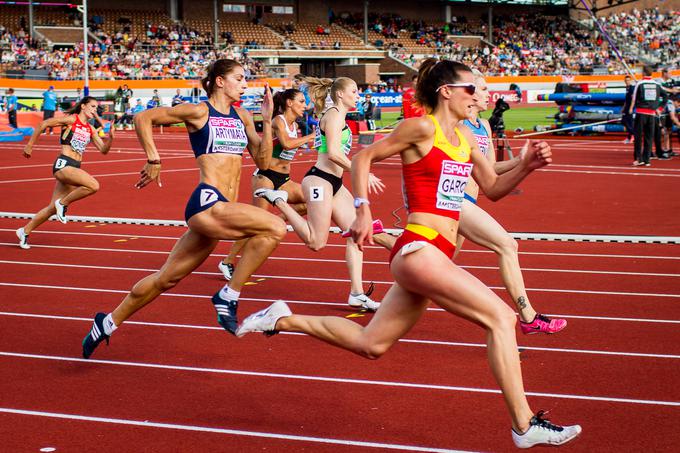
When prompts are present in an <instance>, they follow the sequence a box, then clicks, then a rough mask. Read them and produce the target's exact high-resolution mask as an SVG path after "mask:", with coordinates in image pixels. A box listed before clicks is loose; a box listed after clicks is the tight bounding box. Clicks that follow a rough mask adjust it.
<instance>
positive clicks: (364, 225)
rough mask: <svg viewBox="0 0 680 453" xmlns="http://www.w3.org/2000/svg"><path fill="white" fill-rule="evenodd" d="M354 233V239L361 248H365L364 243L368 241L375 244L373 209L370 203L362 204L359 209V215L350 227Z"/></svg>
mask: <svg viewBox="0 0 680 453" xmlns="http://www.w3.org/2000/svg"><path fill="white" fill-rule="evenodd" d="M349 231H350V233H352V239H354V242H355V243H356V244H357V247H359V250H361V251H363V250H364V244H365V243H366V242H368V243H369V244H371V245H373V244H374V242H373V219H372V218H371V210H370V209H369V208H368V205H365V204H362V205H361V206H360V207H359V209H358V210H357V217H356V218H355V219H354V222H352V226H351V227H349Z"/></svg>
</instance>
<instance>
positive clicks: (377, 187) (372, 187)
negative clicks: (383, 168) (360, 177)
mask: <svg viewBox="0 0 680 453" xmlns="http://www.w3.org/2000/svg"><path fill="white" fill-rule="evenodd" d="M383 190H385V184H383V182H382V180H381V179H380V178H378V177H377V176H376V175H374V174H373V173H369V174H368V193H382V191H383Z"/></svg>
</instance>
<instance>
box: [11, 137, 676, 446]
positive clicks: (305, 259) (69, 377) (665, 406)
mask: <svg viewBox="0 0 680 453" xmlns="http://www.w3.org/2000/svg"><path fill="white" fill-rule="evenodd" d="M182 140H183V139H182ZM159 141H160V142H162V143H163V145H161V146H162V149H165V151H162V154H163V159H164V171H165V173H164V186H163V188H162V189H158V188H149V189H144V190H143V191H135V190H134V189H132V188H131V185H132V183H134V180H135V175H134V173H135V172H136V171H137V170H138V168H139V167H140V163H141V162H142V161H143V158H141V157H140V155H139V153H138V151H135V150H134V149H133V148H135V146H136V145H134V144H133V142H132V141H131V140H130V141H121V143H124V144H125V143H128V145H127V146H128V148H129V150H126V149H121V153H120V156H118V155H117V154H115V155H113V156H107V157H106V158H105V159H107V160H104V159H103V158H100V157H99V156H96V157H95V156H94V153H92V154H91V155H88V156H87V157H88V162H92V166H91V167H90V166H89V164H86V165H85V166H84V168H87V169H88V170H89V171H91V172H92V173H93V174H98V175H105V174H116V175H115V176H99V177H98V179H99V180H100V182H102V183H103V184H102V187H103V188H102V190H101V191H100V192H99V193H98V194H96V195H95V196H93V197H91V198H90V199H88V200H85V201H83V202H82V203H79V204H76V205H74V207H73V209H72V213H73V214H75V215H98V216H110V217H123V216H124V217H145V218H165V219H179V218H180V217H181V212H182V210H183V203H184V198H185V197H186V196H187V194H188V193H189V191H190V190H191V189H192V187H193V184H195V182H196V180H197V173H196V171H195V170H192V168H193V167H192V165H193V163H192V162H191V161H190V159H192V157H190V155H187V153H186V151H183V149H186V147H185V145H180V144H179V143H178V142H179V141H170V140H167V141H165V139H164V138H162V139H161V140H159ZM560 144H567V143H566V142H555V145H560ZM575 145H578V147H564V152H563V153H562V152H561V151H560V153H559V154H558V151H557V150H560V149H561V147H557V146H556V148H555V150H556V154H557V155H558V156H559V157H558V158H557V159H556V161H557V162H556V165H554V166H553V168H550V169H551V170H552V169H555V170H565V171H556V172H548V171H545V172H542V173H541V172H537V173H536V174H534V175H532V177H531V178H529V179H528V180H527V181H526V182H524V183H523V184H522V186H521V194H519V195H515V196H512V197H508V199H507V200H504V201H501V202H500V203H495V204H490V203H485V204H484V206H485V207H488V208H489V209H491V210H492V212H493V213H494V215H496V216H497V217H498V218H499V219H501V220H502V223H504V224H505V225H506V226H507V227H508V229H509V230H522V231H538V232H549V231H557V232H569V233H585V232H596V233H605V234H654V235H672V234H677V231H680V229H678V225H677V223H678V219H677V216H665V215H663V213H664V212H672V211H670V209H672V208H673V207H674V206H676V207H677V204H674V203H677V201H674V199H676V198H677V197H674V196H671V195H670V194H671V190H672V189H673V188H674V187H677V182H676V181H677V179H676V178H677V176H675V175H676V174H677V175H678V176H680V173H679V172H678V171H677V170H678V167H677V162H676V161H670V162H663V163H659V165H656V166H654V167H652V168H651V169H646V171H645V172H643V171H642V170H639V169H635V170H633V169H629V168H627V167H626V166H624V165H625V164H624V161H626V162H627V160H628V159H627V151H628V150H625V151H624V150H621V149H618V150H616V149H610V148H602V149H597V150H591V149H585V146H586V145H585V144H580V143H576V144H575ZM598 145H599V143H598ZM183 147H184V148H183ZM128 151H129V152H130V153H131V154H126V153H127V152H128ZM172 153H176V154H177V155H173V154H172ZM624 155H625V157H626V159H625V160H624ZM171 157H176V158H175V159H171ZM310 157H311V156H310ZM53 158H54V148H53V147H49V146H48V147H46V148H45V151H44V152H42V151H41V152H36V156H35V158H34V159H32V160H31V161H23V160H20V159H17V158H16V157H15V156H8V155H7V153H5V154H3V155H2V160H0V167H1V168H0V184H6V185H5V186H3V194H5V193H6V194H7V196H3V199H2V201H1V203H2V205H1V206H0V211H20V212H33V211H36V210H37V209H39V208H40V207H41V206H42V204H44V203H45V201H43V200H42V198H44V199H47V198H49V193H50V190H51V187H52V185H53V180H52V179H51V178H50V174H49V164H50V162H51V160H52V159H53ZM90 158H92V159H91V160H90ZM303 159H305V156H303ZM100 160H101V162H102V163H95V162H99V161H100ZM113 160H126V162H112V161H113ZM605 160H606V162H605ZM166 162H167V164H166ZM391 163H392V162H386V163H385V164H386V165H382V167H379V168H378V170H377V171H378V174H379V176H381V177H383V178H384V180H385V181H386V182H387V183H388V186H390V187H393V186H394V185H396V184H398V166H396V165H387V164H391ZM26 165H37V166H36V167H26ZM308 165H309V164H308V163H300V164H298V165H296V167H295V169H294V175H296V174H297V175H299V174H302V173H303V172H304V171H305V170H306V167H307V166H308ZM558 165H561V166H560V167H558ZM572 165H573V167H572ZM12 166H13V167H21V168H12V169H8V168H6V167H12ZM383 167H384V168H383ZM594 167H596V168H594ZM601 167H616V168H613V169H612V168H601ZM170 170H177V171H174V172H172V171H170ZM566 170H568V172H567V171H566ZM244 171H247V170H244ZM572 171H574V172H572ZM121 173H123V174H121ZM124 173H129V174H128V175H126V174H124ZM610 173H613V174H610ZM636 173H637V174H636ZM41 178H45V179H44V180H38V181H25V180H27V179H41ZM548 178H549V179H548ZM610 178H611V180H614V178H616V180H617V181H618V182H619V183H620V184H621V185H619V186H616V185H614V186H611V183H610V182H609V181H610ZM21 179H23V180H24V181H22V182H20V183H19V182H15V183H11V182H7V181H16V180H21ZM243 179H244V181H243V182H242V184H245V179H247V178H245V177H244V178H243ZM569 181H570V182H569ZM641 183H642V184H646V185H647V186H646V188H645V191H646V192H642V193H640V192H639V191H637V192H634V191H631V192H630V193H627V192H626V190H627V189H626V188H627V187H631V188H632V187H633V186H635V185H636V184H641ZM5 189H7V190H5ZM243 190H244V191H245V190H246V187H245V185H244V186H243ZM243 193H246V192H243ZM588 193H590V194H591V195H592V197H591V200H600V199H601V200H603V201H602V203H603V204H602V210H603V212H601V213H598V212H595V211H594V208H592V207H589V205H588V203H587V202H581V203H577V202H576V201H578V200H579V199H581V200H583V199H584V198H583V196H584V195H585V194H588ZM624 193H625V197H624V196H623V195H622V194H624ZM649 193H655V194H658V195H659V196H657V197H650V196H649ZM623 198H626V199H627V200H630V201H631V203H632V202H638V203H639V205H638V206H637V208H638V211H639V212H641V213H644V216H645V217H644V219H645V221H644V222H642V221H641V220H640V217H639V216H637V217H636V216H630V217H629V214H630V212H631V211H630V209H632V208H625V207H620V209H619V206H620V205H616V204H615V203H617V201H616V200H618V199H623ZM571 201H573V202H574V203H571ZM643 201H645V203H642V202H643ZM664 203H666V205H665V206H664V205H663V204H664ZM375 204H379V206H378V209H379V211H380V212H381V214H380V215H381V216H382V217H384V218H389V211H391V210H392V209H394V207H396V206H398V205H399V200H398V199H397V197H396V196H395V195H394V191H392V192H391V193H390V194H389V196H385V199H384V202H382V203H375ZM604 211H606V212H604ZM513 212H522V214H523V216H522V217H519V216H516V215H515V216H513V215H512V213H513ZM532 216H535V217H532ZM583 218H588V224H585V223H584V222H583V220H581V219H583ZM22 224H23V221H21V220H12V219H0V250H1V251H2V253H1V255H0V270H1V271H2V277H1V278H0V300H2V304H1V307H2V308H1V310H0V332H3V335H0V362H1V363H2V365H1V368H0V369H1V370H2V371H0V376H1V378H0V382H2V390H1V394H2V403H1V404H0V406H1V407H0V436H1V437H2V439H3V445H7V447H5V448H7V449H8V451H36V450H39V449H41V448H46V447H53V448H56V451H83V450H87V451H89V450H93V449H95V448H102V449H103V450H105V451H188V450H190V451H225V452H226V451H230V452H231V451H256V450H267V451H283V450H284V449H285V450H286V451H314V452H316V451H334V452H340V451H376V450H377V451H381V450H384V451H388V450H390V449H393V448H400V449H403V450H414V451H422V450H423V449H424V448H426V447H429V448H432V449H441V450H466V451H512V450H513V446H512V442H511V440H510V433H509V420H508V417H507V415H506V411H505V409H504V406H503V403H502V398H501V397H500V395H499V394H497V386H496V385H495V383H494V382H493V379H492V378H491V375H490V372H489V369H488V365H487V362H486V356H485V351H484V347H483V341H484V335H483V331H481V329H479V328H477V327H475V326H472V325H470V324H468V323H465V322H463V321H461V320H459V319H457V318H454V317H452V316H450V315H448V314H446V313H445V312H442V311H441V310H438V309H436V308H435V307H432V308H431V309H430V310H429V311H428V312H427V313H426V315H425V316H424V317H423V319H422V320H421V322H420V323H419V324H418V325H417V326H416V327H415V328H414V329H413V330H412V331H411V332H409V334H408V335H407V336H406V337H405V339H404V341H402V342H399V343H398V344H397V345H395V346H394V347H393V349H392V350H391V351H390V352H389V353H388V354H386V355H385V356H384V357H383V358H381V359H380V360H378V361H374V362H372V361H367V360H364V359H361V358H358V357H355V356H353V355H351V354H349V353H347V352H344V351H340V350H337V349H335V348H332V347H330V346H327V345H324V344H322V343H320V342H318V341H315V340H313V339H311V338H308V337H305V336H301V335H279V336H277V337H273V338H270V339H265V338H263V337H261V336H259V335H252V336H248V337H246V338H243V339H240V340H237V339H235V338H233V337H231V336H229V335H228V334H226V333H224V332H223V331H222V330H221V328H219V326H217V324H216V323H215V320H214V312H213V309H212V307H211V306H210V305H211V304H210V302H209V300H208V297H209V296H210V295H211V294H212V293H213V292H214V291H215V290H217V289H218V288H219V287H221V286H222V284H223V281H222V279H221V277H220V276H219V275H218V273H217V272H216V271H217V269H216V263H217V261H218V259H219V256H217V255H223V254H225V253H226V252H227V251H228V245H227V244H225V245H221V246H220V247H219V248H218V250H217V251H216V256H214V257H212V258H211V259H209V260H208V261H207V262H206V263H204V265H202V266H201V267H200V268H199V269H198V272H196V273H195V274H193V275H191V276H189V277H188V278H187V279H185V281H183V282H182V283H181V284H180V285H178V287H177V288H175V289H174V290H173V291H171V292H170V293H169V294H167V295H163V296H161V297H160V298H159V300H158V301H157V302H155V303H154V304H151V305H149V306H148V307H146V308H145V309H144V310H142V311H140V312H139V313H138V314H137V315H136V316H135V317H134V318H133V320H132V321H133V322H130V323H129V324H126V326H125V327H124V328H121V329H120V330H119V331H118V332H116V334H115V336H114V337H113V338H112V344H111V346H110V347H104V346H102V347H100V349H98V350H97V352H96V353H95V355H94V357H93V359H94V360H90V361H83V360H82V359H80V340H81V339H82V336H83V335H84V334H85V333H86V332H87V330H88V329H89V326H90V323H91V318H92V315H93V314H94V312H96V311H98V310H110V309H111V308H112V307H114V306H115V305H116V304H117V303H118V302H119V301H120V300H121V299H122V297H123V295H124V293H125V292H127V291H128V290H129V288H130V287H131V286H132V284H134V282H135V281H137V280H138V279H139V278H140V277H142V276H144V275H146V274H147V273H149V272H151V271H153V270H155V269H158V268H159V267H160V266H161V265H162V263H163V261H164V260H165V257H166V256H167V252H168V251H169V250H170V248H171V247H172V245H173V244H174V241H175V240H176V238H177V237H178V236H179V235H180V234H181V231H182V229H181V228H171V227H138V226H132V225H95V224H75V223H69V224H67V225H61V224H57V223H55V222H48V223H47V224H45V225H44V226H43V227H42V228H41V229H40V230H38V231H36V232H35V233H34V234H33V235H32V236H31V244H32V245H33V247H32V248H31V250H27V251H25V250H21V249H19V248H18V247H16V246H15V242H16V239H15V236H14V232H13V231H14V229H16V228H17V227H19V226H20V225H22ZM520 247H521V252H522V253H521V260H522V265H523V267H524V269H525V272H524V275H525V279H526V284H527V287H528V288H529V295H530V297H531V299H532V302H533V303H534V304H535V305H536V306H537V307H538V308H539V309H541V310H543V311H545V312H547V313H551V314H555V315H558V316H564V317H566V318H567V319H568V320H569V326H568V327H567V329H566V330H565V331H564V332H561V333H559V334H557V335H554V336H550V337H547V336H538V337H537V336H531V337H526V336H521V334H520V333H519V332H518V342H519V344H520V350H521V353H520V357H521V359H522V366H523V372H524V377H525V386H526V389H527V392H529V395H530V402H531V404H532V406H533V407H534V408H536V409H538V408H543V409H551V410H552V411H553V412H552V414H551V415H552V416H553V418H554V419H555V420H556V421H560V422H564V423H580V424H581V425H582V426H583V428H584V433H583V435H582V438H581V439H579V440H578V441H576V442H575V443H574V444H573V445H571V446H570V447H566V448H568V449H569V450H573V451H584V452H585V451H588V452H591V451H643V450H644V451H664V450H666V451H672V450H673V447H674V446H675V445H676V444H677V442H678V441H680V434H678V431H677V429H676V426H677V419H678V415H680V391H679V390H678V388H677V382H678V381H680V367H679V366H678V360H680V342H679V341H678V338H677V337H678V333H679V332H678V327H679V326H680V309H679V308H678V307H679V304H678V301H679V298H680V285H679V284H678V279H679V278H680V253H678V248H677V247H678V246H673V245H645V244H589V243H556V242H549V243H548V242H540V243H539V242H530V241H529V242H527V241H522V242H521V244H520ZM343 254H344V252H343V247H342V244H341V242H339V241H338V238H337V237H333V238H332V240H331V245H330V246H329V247H328V248H326V249H325V250H324V251H322V252H321V253H313V252H311V251H309V250H307V249H306V248H305V247H304V246H303V245H302V244H300V242H299V240H298V239H297V238H296V237H294V235H292V234H290V235H289V236H288V237H287V238H286V241H285V243H284V244H282V245H281V246H280V247H279V248H278V249H277V250H276V251H275V253H274V255H273V256H272V258H271V259H269V260H268V261H267V262H266V263H265V264H264V265H263V266H262V268H261V269H259V270H258V272H257V274H256V275H255V276H254V277H253V279H252V283H253V284H252V285H249V286H248V287H246V289H245V290H244V291H243V299H242V301H243V302H242V308H241V310H242V315H244V314H247V313H250V312H252V311H255V310H257V309H260V308H263V307H265V306H266V305H267V304H268V303H270V302H271V301H272V300H273V299H277V298H283V299H286V300H288V301H291V303H290V305H291V307H292V308H293V310H294V311H296V312H299V313H308V314H327V315H339V316H347V315H351V314H353V312H352V311H350V310H349V309H348V308H347V307H346V306H345V305H344V304H343V303H342V301H344V300H345V298H346V295H347V291H348V286H349V283H348V282H347V273H346V270H345V267H344V263H343V262H342V260H343ZM386 257H387V254H386V252H385V251H383V250H381V249H377V248H371V249H369V250H368V251H367V253H366V256H365V260H366V265H365V268H364V274H365V279H366V280H374V281H376V282H377V285H376V286H377V290H376V291H377V296H378V297H381V296H382V295H383V294H384V292H385V291H386V289H387V288H388V285H389V283H390V281H391V280H390V276H389V272H388V268H387V265H386V263H385V261H386ZM458 262H459V264H460V265H462V266H465V267H466V268H467V269H468V270H469V271H470V272H472V273H473V274H475V275H476V276H478V277H479V278H480V279H482V281H484V282H485V283H487V284H488V285H490V286H492V287H493V288H494V290H495V291H497V292H498V294H499V295H501V297H504V298H507V296H506V294H505V292H504V291H503V290H502V289H500V288H498V287H499V286H500V279H499V277H498V273H497V269H496V265H497V263H496V260H495V257H494V255H493V254H492V253H490V252H487V251H483V250H480V249H479V248H476V247H471V246H468V245H466V247H465V250H464V251H463V252H462V253H461V255H460V257H459V259H458ZM496 288H498V289H496ZM369 318H370V315H365V316H362V317H358V318H355V319H356V320H357V321H358V322H362V323H363V322H367V321H368V319H369ZM286 436H292V437H286Z"/></svg>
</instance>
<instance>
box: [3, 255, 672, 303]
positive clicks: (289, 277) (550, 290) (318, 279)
mask: <svg viewBox="0 0 680 453" xmlns="http://www.w3.org/2000/svg"><path fill="white" fill-rule="evenodd" d="M16 264H29V265H35V266H46V267H48V266H57V267H71V268H81V269H82V268H86V269H105V270H116V271H123V272H151V273H153V272H156V271H157V270H158V269H151V268H148V269H147V268H132V267H114V266H86V265H77V264H53V263H21V262H19V261H17V262H16ZM193 273H194V274H197V275H221V274H220V273H218V272H203V271H195V272H193ZM251 277H252V278H265V279H269V280H295V281H304V282H309V281H312V282H333V283H350V280H349V279H348V278H328V277H310V276H306V275H304V276H299V277H298V276H294V275H269V274H253V275H251ZM373 283H375V284H376V285H392V284H393V283H394V282H393V281H382V280H373ZM489 289H492V290H505V287H504V286H489ZM526 290H527V291H528V292H548V293H568V294H602V295H614V296H633V297H667V298H680V294H666V293H636V292H627V291H595V290H590V291H589V290H581V289H560V288H526Z"/></svg>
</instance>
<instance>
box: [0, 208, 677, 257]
mask: <svg viewBox="0 0 680 453" xmlns="http://www.w3.org/2000/svg"><path fill="white" fill-rule="evenodd" d="M1 220H2V218H0V221H1ZM173 228H174V227H173ZM15 230H16V228H0V231H5V232H11V233H14V231H15ZM31 234H32V235H40V234H58V235H75V236H102V237H121V238H129V237H136V238H140V239H163V240H169V241H177V240H178V239H179V238H180V236H149V235H143V234H133V233H129V234H114V233H90V232H87V233H85V232H76V231H46V230H38V231H34V232H33V233H31ZM221 242H225V243H231V242H233V241H230V240H223V241H221ZM575 244H576V245H580V244H581V243H575ZM0 245H16V243H12V242H0ZM279 245H291V246H297V247H301V246H304V247H306V245H305V244H304V243H302V242H281V244H279ZM625 245H629V244H625ZM654 245H666V244H654ZM32 246H33V245H32ZM33 247H44V248H45V247H50V246H49V245H35V246H33ZM326 247H345V244H327V245H326ZM73 248H74V249H75V248H76V247H73ZM367 248H369V249H383V247H381V246H368V247H367ZM93 250H94V249H93ZM106 250H108V249H106ZM132 252H134V250H132ZM138 252H139V251H138ZM168 252H169V251H168ZM140 253H141V252H140ZM149 253H155V252H151V251H150V252H149ZM461 253H494V252H492V251H490V250H473V249H463V250H461ZM519 254H520V255H537V256H569V257H584V258H628V259H660V260H680V256H662V255H614V254H602V253H568V252H524V251H520V252H519ZM214 256H224V255H218V254H215V255H214Z"/></svg>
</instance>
